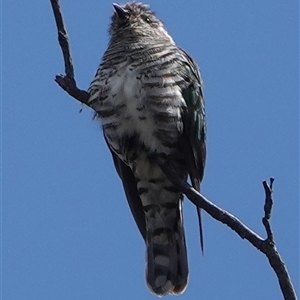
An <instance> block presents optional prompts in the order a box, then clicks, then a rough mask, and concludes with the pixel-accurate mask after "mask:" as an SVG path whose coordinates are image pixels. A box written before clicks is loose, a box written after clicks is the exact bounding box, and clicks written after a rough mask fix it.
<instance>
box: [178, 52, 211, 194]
mask: <svg viewBox="0 0 300 300" xmlns="http://www.w3.org/2000/svg"><path fill="white" fill-rule="evenodd" d="M181 51H182V52H183V54H184V57H185V60H186V61H185V63H184V70H185V74H184V76H185V77H186V81H187V82H188V84H187V85H186V87H185V88H184V89H183V90H182V95H183V98H184V100H185V103H186V108H185V109H184V112H183V126H184V132H183V138H184V146H183V147H184V148H185V151H186V153H187V155H188V163H189V172H190V177H191V181H192V184H193V186H194V188H196V189H197V190H199V184H200V182H201V180H202V178H203V173H204V166H205V158H206V147H205V140H206V124H205V109H204V98H203V91H202V88H203V84H202V80H201V77H200V73H199V70H198V67H197V65H196V63H195V62H194V61H193V60H192V58H191V57H190V56H189V55H188V54H187V53H186V52H184V51H183V50H181Z"/></svg>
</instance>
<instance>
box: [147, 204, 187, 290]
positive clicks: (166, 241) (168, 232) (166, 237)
mask: <svg viewBox="0 0 300 300" xmlns="http://www.w3.org/2000/svg"><path fill="white" fill-rule="evenodd" d="M179 206H180V207H178V208H172V209H171V210H173V212H172V213H171V215H174V214H176V216H175V218H173V222H172V223H170V219H169V220H167V221H166V220H165V222H163V223H165V225H166V224H168V225H171V226H170V227H166V226H164V227H161V221H162V220H159V219H158V222H155V220H157V218H156V219H155V218H151V219H150V220H148V221H151V222H153V223H152V224H151V226H150V227H148V231H147V238H146V243H147V270H146V273H147V274H146V278H147V284H148V287H149V288H150V290H151V291H152V292H153V293H155V294H157V295H161V296H162V295H166V294H180V293H183V292H184V290H185V289H186V286H187V282H188V261H187V251H186V244H185V236H184V230H183V223H182V215H181V201H180V203H179ZM171 210H170V211H171ZM148 213H149V212H148ZM155 215H156V217H162V215H160V216H158V214H157V212H156V214H155ZM156 225H158V226H156Z"/></svg>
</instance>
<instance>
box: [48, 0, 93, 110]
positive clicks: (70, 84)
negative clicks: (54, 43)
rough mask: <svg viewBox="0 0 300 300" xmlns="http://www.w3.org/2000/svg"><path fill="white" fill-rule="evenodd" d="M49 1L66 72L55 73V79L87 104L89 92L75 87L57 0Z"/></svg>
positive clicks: (67, 40)
mask: <svg viewBox="0 0 300 300" xmlns="http://www.w3.org/2000/svg"><path fill="white" fill-rule="evenodd" d="M50 1H51V5H52V9H53V13H54V17H55V22H56V26H57V33H58V42H59V45H60V47H61V50H62V53H63V57H64V62H65V73H66V75H65V76H64V75H62V74H58V75H56V77H55V81H56V82H57V83H58V84H59V86H60V87H61V88H62V89H64V90H65V91H66V92H67V93H68V94H69V95H70V96H72V97H73V98H75V99H76V100H78V101H80V102H81V103H83V104H86V105H88V100H89V94H88V93H87V92H86V91H84V90H80V89H78V88H77V85H76V81H75V78H74V67H73V62H72V57H71V51H70V46H69V38H68V34H67V31H66V29H65V25H64V20H63V17H62V14H61V11H60V4H59V1H58V0H50Z"/></svg>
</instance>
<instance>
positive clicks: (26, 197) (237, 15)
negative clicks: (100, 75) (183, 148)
mask: <svg viewBox="0 0 300 300" xmlns="http://www.w3.org/2000/svg"><path fill="white" fill-rule="evenodd" d="M61 2H62V9H63V14H64V17H65V22H66V25H67V29H68V33H69V35H70V39H71V47H72V54H73V59H74V64H75V72H76V79H77V82H78V85H79V86H80V87H81V88H83V89H86V88H87V87H88V85H89V82H90V81H91V80H92V78H93V75H94V73H95V70H96V69H97V67H98V64H99V62H100V59H101V56H102V54H103V52H104V50H105V48H106V45H107V40H108V34H107V28H108V24H109V20H110V15H111V13H112V6H111V1H108V0H101V1H99V0H98V1H96V0H90V1H71V0H65V1H61ZM148 3H149V4H150V5H151V7H152V8H153V10H155V11H156V12H157V15H158V16H159V17H160V18H161V19H162V20H163V21H164V23H165V24H166V27H167V28H168V30H169V32H170V34H171V35H172V36H173V37H174V40H175V41H176V42H177V44H178V45H179V46H181V47H182V48H184V49H185V50H186V51H187V52H188V53H190V54H191V56H193V57H194V59H195V60H196V61H197V62H198V64H199V65H200V68H201V73H202V76H203V80H204V83H205V90H204V93H205V100H206V112H207V121H208V157H207V168H206V174H205V179H204V182H203V185H202V190H203V193H204V195H205V196H206V197H207V198H209V199H210V200H211V201H213V202H214V203H216V204H217V205H220V206H221V207H223V208H224V209H227V210H228V211H230V212H231V213H233V214H235V215H236V216H237V217H238V218H239V219H240V220H242V221H243V222H245V224H247V225H248V226H249V227H250V228H252V229H253V230H255V231H256V232H257V233H258V234H260V235H261V236H263V237H265V231H264V228H263V226H262V224H261V218H262V215H263V201H264V193H263V188H262V185H261V182H262V181H263V180H267V179H268V178H269V177H270V176H274V177H275V185H274V202H275V203H274V209H273V214H272V220H271V223H272V227H273V230H274V234H275V240H276V244H277V248H278V250H279V252H280V253H281V255H282V258H283V259H284V261H285V263H286V265H287V267H288V269H289V272H290V275H291V277H292V279H293V282H294V284H295V287H296V289H297V291H298V292H299V93H298V87H299V74H298V73H299V70H298V68H299V59H298V53H299V48H298V27H299V21H298V12H299V7H298V6H299V4H298V1H279V0H272V1H271V0H265V1H260V0H253V1H223V0H216V1H208V0H203V1H197V0H190V1H166V0H165V1H162V0H160V1H159V0H149V1H148ZM2 9H3V16H2V17H3V18H2V25H3V29H2V30H3V34H2V44H3V46H2V47H3V49H2V58H3V60H2V68H3V71H2V72H3V78H2V99H3V102H2V111H3V112H2V131H3V135H2V166H3V171H2V179H3V182H2V198H3V202H2V244H3V246H2V259H3V267H2V285H3V286H2V296H3V299H5V300H35V299H36V300H40V299H43V300H50V299H51V300H52V299H64V300H77V299H78V300H79V299H80V300H81V299H87V300H96V299H133V300H134V299H154V297H155V296H153V295H152V294H150V293H149V291H148V290H147V287H146V285H145V279H144V267H145V252H144V251H145V246H144V243H143V240H142V238H141V236H140V234H139V232H138V230H137V228H136V226H135V224H134V221H133V218H132V217H131V215H130V212H129V209H128V207H127V203H126V200H125V196H124V193H123V190H122V186H121V182H120V180H119V179H118V177H117V174H116V172H115V170H114V168H113V164H112V161H111V157H110V154H109V152H108V150H107V148H106V146H105V145H104V141H103V138H102V133H101V129H100V125H99V124H97V122H95V121H93V120H92V115H93V113H92V111H91V110H90V109H88V108H84V110H83V112H82V113H79V111H80V109H81V105H80V104H79V103H78V102H77V101H75V100H74V99H72V98H71V97H69V96H68V95H67V94H66V93H65V92H63V91H62V90H61V89H60V88H59V87H58V86H57V85H56V83H55V82H54V80H53V78H54V76H55V74H57V73H60V72H63V71H64V68H63V60H62V55H61V50H60V48H59V46H58V43H57V38H56V35H57V34H56V28H55V24H54V18H53V15H52V11H51V6H50V1H46V0H45V1H37V0H32V1H30V4H29V2H28V1H21V0H15V1H8V0H7V1H3V4H2ZM184 217H185V228H186V235H187V243H188V254H189V264H190V281H189V286H188V288H187V290H186V292H185V293H184V294H183V295H182V296H180V299H210V300H219V299H222V300H223V299H243V300H250V299H251V300H253V299H282V296H281V292H280V290H279V287H278V283H277V279H276V277H275V275H274V273H273V271H272V270H271V268H270V266H269V265H268V261H267V259H266V258H265V257H264V256H263V255H262V254H261V253H259V252H258V251H256V250H255V249H254V248H253V247H252V246H251V245H250V244H249V243H248V242H246V241H244V240H241V239H240V238H239V237H238V236H237V235H236V234H235V233H234V232H232V231H231V230H230V229H229V228H227V227H226V226H224V225H222V224H220V223H218V222H217V221H215V220H213V219H212V218H211V217H210V216H208V215H207V214H204V229H205V255H204V257H201V255H200V249H199V238H198V224H197V218H196V212H195V209H194V207H193V205H192V204H190V203H189V201H185V204H184Z"/></svg>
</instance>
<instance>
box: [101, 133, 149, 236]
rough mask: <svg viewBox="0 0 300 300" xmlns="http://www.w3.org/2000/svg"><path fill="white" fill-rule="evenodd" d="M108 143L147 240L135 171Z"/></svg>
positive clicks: (130, 205)
mask: <svg viewBox="0 0 300 300" xmlns="http://www.w3.org/2000/svg"><path fill="white" fill-rule="evenodd" d="M104 138H105V136H104ZM105 141H106V143H107V140H106V138H105ZM107 145H108V148H109V150H110V152H111V155H112V158H113V161H114V164H115V168H116V170H117V173H118V175H119V177H120V178H121V180H122V183H123V187H124V190H125V194H126V198H127V201H128V204H129V207H130V210H131V212H132V214H133V217H134V219H135V222H136V224H137V226H138V228H139V230H140V232H141V234H142V236H143V238H144V240H145V239H146V221H145V213H144V210H143V206H142V202H141V198H140V196H139V194H138V191H137V185H136V179H135V176H134V175H133V172H132V171H131V169H130V168H129V167H128V166H127V165H126V164H125V163H124V162H123V161H122V160H121V159H120V158H119V157H118V156H117V155H116V154H115V153H114V152H113V151H112V150H111V148H110V147H109V144H108V143H107Z"/></svg>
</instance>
